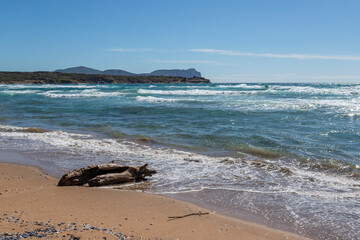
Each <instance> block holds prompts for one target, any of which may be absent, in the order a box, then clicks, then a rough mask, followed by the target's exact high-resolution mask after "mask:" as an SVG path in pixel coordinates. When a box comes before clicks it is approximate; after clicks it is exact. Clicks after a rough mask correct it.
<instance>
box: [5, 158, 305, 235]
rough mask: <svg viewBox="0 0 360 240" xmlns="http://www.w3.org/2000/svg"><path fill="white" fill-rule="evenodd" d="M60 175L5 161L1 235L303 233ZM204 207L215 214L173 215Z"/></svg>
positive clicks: (194, 211) (192, 211)
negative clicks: (62, 182) (63, 180)
mask: <svg viewBox="0 0 360 240" xmlns="http://www.w3.org/2000/svg"><path fill="white" fill-rule="evenodd" d="M0 160H1V159H0ZM57 181H58V179H57V178H54V177H52V176H49V175H47V174H45V173H44V172H42V171H41V170H40V169H38V168H35V167H32V166H25V165H16V164H11V163H0V238H1V239H3V238H4V237H6V236H7V237H10V236H13V235H15V236H22V237H24V236H27V237H28V238H30V239H31V238H38V237H47V238H50V239H51V238H55V239H77V238H76V237H78V238H81V239H95V238H100V239H103V237H106V239H303V238H301V237H299V236H296V235H293V234H291V233H287V232H283V231H278V230H275V229H271V228H268V227H265V226H261V225H257V224H253V223H250V222H246V221H242V220H238V219H234V218H229V217H225V216H222V215H219V214H217V213H216V212H214V211H209V210H206V209H204V208H201V207H198V206H196V205H193V204H190V203H187V202H183V201H178V200H174V199H171V198H167V197H164V196H159V195H151V194H147V193H143V192H137V191H115V190H111V189H106V188H89V187H57V186H56V184H57ZM200 211H201V212H202V213H205V212H209V214H208V215H202V216H198V215H195V216H188V217H185V218H181V219H176V220H172V221H168V219H169V218H168V217H169V216H182V215H186V214H190V213H199V212H200ZM31 236H32V237H31ZM4 239H6V238H4Z"/></svg>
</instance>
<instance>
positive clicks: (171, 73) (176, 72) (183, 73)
mask: <svg viewBox="0 0 360 240" xmlns="http://www.w3.org/2000/svg"><path fill="white" fill-rule="evenodd" d="M54 72H61V73H80V74H101V75H114V76H166V77H184V78H193V77H199V78H200V77H201V73H200V72H198V71H196V70H195V69H194V68H189V69H187V70H184V69H170V70H167V69H162V70H155V71H153V72H151V73H141V74H136V73H131V72H127V71H124V70H120V69H109V70H105V71H100V70H97V69H93V68H88V67H84V66H79V67H71V68H65V69H58V70H55V71H54Z"/></svg>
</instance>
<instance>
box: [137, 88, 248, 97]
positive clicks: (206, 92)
mask: <svg viewBox="0 0 360 240" xmlns="http://www.w3.org/2000/svg"><path fill="white" fill-rule="evenodd" d="M138 93H139V94H156V95H193V96H200V95H244V94H252V92H251V91H220V90H201V89H190V90H148V89H139V90H138Z"/></svg>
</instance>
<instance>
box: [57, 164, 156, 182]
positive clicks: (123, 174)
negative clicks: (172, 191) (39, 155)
mask: <svg viewBox="0 0 360 240" xmlns="http://www.w3.org/2000/svg"><path fill="white" fill-rule="evenodd" d="M147 166H148V165H147V164H145V165H143V166H124V165H119V164H115V163H113V162H110V163H107V164H100V165H92V166H88V167H85V168H80V169H76V170H74V171H71V172H68V173H67V174H65V175H64V176H62V178H61V179H60V181H59V183H58V186H73V185H78V186H81V185H84V184H87V183H88V184H89V186H104V185H110V184H118V183H123V182H133V181H136V180H144V179H145V177H146V176H151V175H152V174H155V173H156V171H155V170H150V169H148V168H147Z"/></svg>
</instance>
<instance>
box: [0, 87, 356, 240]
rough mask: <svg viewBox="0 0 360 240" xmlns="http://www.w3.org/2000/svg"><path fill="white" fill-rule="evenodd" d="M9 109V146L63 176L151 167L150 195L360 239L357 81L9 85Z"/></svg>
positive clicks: (5, 107)
mask: <svg viewBox="0 0 360 240" xmlns="http://www.w3.org/2000/svg"><path fill="white" fill-rule="evenodd" d="M0 110H1V113H0V123H1V125H0V148H3V149H21V151H23V152H24V153H26V154H28V155H31V156H32V157H33V158H35V159H36V160H37V161H39V162H40V163H43V164H44V165H46V166H47V168H49V169H50V168H51V169H50V170H51V171H53V172H58V173H59V175H61V174H62V173H64V172H66V171H68V170H70V169H73V168H76V167H82V166H84V165H89V164H94V163H101V162H107V161H110V160H119V162H121V163H126V164H140V163H145V162H146V163H149V164H150V166H151V167H152V168H155V169H157V170H158V174H156V175H154V176H153V178H152V179H151V181H150V182H149V184H148V186H147V187H148V191H149V192H153V193H161V194H167V195H173V196H178V195H179V194H183V197H186V198H190V199H193V200H195V201H198V202H202V203H203V204H206V205H209V206H217V208H222V209H223V210H224V211H225V212H231V213H232V214H233V215H237V213H239V215H241V213H244V212H246V213H248V214H251V215H253V216H255V218H256V217H259V218H263V219H265V220H266V222H267V223H268V224H271V225H275V226H279V227H284V228H286V229H288V230H293V231H295V232H297V233H300V234H302V235H304V236H309V237H312V238H315V239H326V238H331V239H356V237H357V236H359V235H360V230H359V229H358V227H357V226H359V225H360V220H359V219H360V200H359V199H360V153H359V149H360V85H359V84H352V85H350V84H349V85H346V84H204V85H202V84H201V85H0Z"/></svg>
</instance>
